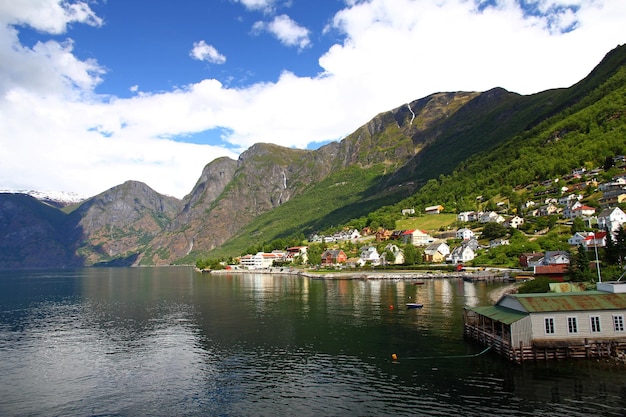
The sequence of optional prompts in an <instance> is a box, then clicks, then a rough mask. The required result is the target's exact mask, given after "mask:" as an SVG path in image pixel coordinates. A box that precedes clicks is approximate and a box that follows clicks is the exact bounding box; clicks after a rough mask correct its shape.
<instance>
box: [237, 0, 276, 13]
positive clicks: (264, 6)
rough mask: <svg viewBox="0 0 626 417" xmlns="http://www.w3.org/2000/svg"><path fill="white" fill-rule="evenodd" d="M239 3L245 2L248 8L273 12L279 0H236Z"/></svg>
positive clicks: (244, 4)
mask: <svg viewBox="0 0 626 417" xmlns="http://www.w3.org/2000/svg"><path fill="white" fill-rule="evenodd" d="M235 1H236V2H237V3H241V4H243V6H244V7H245V8H246V9H248V10H259V11H262V12H264V13H272V12H273V11H274V10H275V9H276V3H278V2H279V0H235Z"/></svg>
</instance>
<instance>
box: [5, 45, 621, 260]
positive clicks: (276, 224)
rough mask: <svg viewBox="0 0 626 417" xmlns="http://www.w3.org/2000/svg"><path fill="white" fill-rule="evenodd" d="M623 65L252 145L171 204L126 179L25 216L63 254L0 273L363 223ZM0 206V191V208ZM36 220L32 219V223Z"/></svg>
mask: <svg viewBox="0 0 626 417" xmlns="http://www.w3.org/2000/svg"><path fill="white" fill-rule="evenodd" d="M625 65H626V50H625V48H624V47H623V46H622V47H618V48H616V50H613V51H610V52H609V53H608V54H607V56H606V57H605V59H604V60H603V61H602V62H601V63H599V64H598V66H597V67H596V68H594V70H593V71H592V72H591V73H590V75H589V76H588V77H587V78H585V79H583V80H581V81H580V82H579V83H576V84H575V85H573V86H572V87H570V88H565V89H553V90H546V91H543V92H540V93H537V94H533V95H530V96H523V95H519V94H517V93H512V92H509V91H507V90H505V89H503V88H499V87H496V88H493V89H491V90H488V91H485V92H462V91H460V92H440V93H434V94H431V95H429V96H427V97H424V98H421V99H417V100H414V101H412V102H410V103H405V104H402V105H400V106H398V107H396V108H394V109H391V110H389V111H384V112H381V113H379V114H377V115H375V116H374V117H373V118H372V119H371V120H370V121H369V122H367V123H366V124H364V125H363V126H361V127H359V128H357V129H356V130H355V131H354V132H353V133H352V134H350V135H348V136H347V137H346V138H344V139H343V140H342V141H340V142H331V143H329V144H326V145H324V146H322V147H320V148H319V149H317V150H301V149H291V148H285V147H281V146H278V145H273V144H267V143H265V144H264V143H258V144H255V145H253V146H251V147H250V148H249V149H247V150H246V151H244V152H243V153H242V154H241V155H240V156H239V158H238V159H237V160H233V159H230V158H218V159H216V160H214V161H211V162H209V163H208V164H207V165H206V166H205V167H204V169H203V171H202V174H201V175H200V177H199V178H198V180H197V182H196V184H195V185H194V187H193V189H192V190H191V191H190V192H189V194H187V195H186V196H185V197H184V198H183V199H181V200H179V199H175V198H173V197H167V196H164V195H161V194H159V193H157V192H156V191H154V190H152V189H151V188H150V187H148V186H147V185H146V184H143V183H139V182H136V181H128V182H125V183H124V184H121V185H119V186H116V187H113V188H111V189H110V190H106V191H104V192H103V193H101V194H99V195H97V196H94V197H91V198H89V199H87V200H85V201H83V202H81V203H79V204H77V205H76V206H71V207H66V208H64V209H63V210H64V212H61V211H60V210H59V213H60V215H59V214H56V213H55V214H54V215H53V214H51V213H50V212H48V211H45V210H42V211H40V212H38V211H36V210H35V211H33V210H31V213H34V214H32V215H31V217H34V218H31V222H33V224H35V223H36V224H39V225H40V228H39V230H40V232H41V233H44V234H45V233H49V237H48V238H47V240H46V241H47V242H50V247H51V248H52V247H54V248H57V250H58V247H64V248H65V249H66V252H67V253H63V254H62V255H63V256H60V255H59V254H57V258H58V260H59V261H55V259H54V257H53V256H49V257H47V259H46V261H40V260H37V262H33V261H32V260H31V259H30V257H29V256H26V255H24V256H21V257H19V256H17V255H15V256H14V257H13V258H11V260H7V261H6V262H3V261H2V259H0V268H7V267H10V268H14V267H16V265H20V264H21V265H23V267H28V266H33V265H40V264H46V263H47V264H48V266H76V265H86V266H93V265H96V266H97V265H124V266H130V265H167V264H174V263H189V264H192V263H194V261H195V259H196V258H198V257H200V256H204V255H206V254H208V253H211V254H221V255H223V254H225V253H227V252H230V253H231V254H238V253H240V252H241V251H242V250H243V249H245V247H246V246H247V245H249V244H250V243H251V242H259V241H260V242H263V241H268V240H271V239H274V238H277V237H286V236H289V235H297V234H304V233H308V232H311V231H315V230H316V229H317V230H319V229H323V228H325V227H328V226H331V225H337V224H341V223H342V222H346V221H347V220H349V219H351V218H357V217H360V216H366V215H367V214H368V213H370V212H372V211H374V210H377V209H380V208H381V207H383V206H390V205H393V204H395V203H397V202H399V201H402V200H404V199H406V198H409V197H412V196H415V191H416V190H419V189H422V187H424V186H425V185H427V184H430V182H429V181H433V180H436V179H437V178H442V176H446V175H450V174H452V173H453V172H456V171H455V170H458V169H459V167H461V168H462V167H463V166H465V165H467V163H468V161H471V160H472V159H474V158H476V157H479V156H480V155H486V154H489V152H501V151H500V150H499V149H503V148H502V146H503V144H505V143H509V142H511V141H515V140H517V139H516V138H518V137H522V136H523V134H525V132H528V131H529V130H531V129H533V128H534V127H536V126H539V125H541V123H543V122H544V121H545V120H548V119H549V118H550V117H551V116H553V115H555V114H561V113H562V112H564V111H574V110H573V109H574V108H575V106H577V105H578V106H584V105H585V101H589V102H591V103H595V102H596V101H597V100H598V99H597V98H595V99H594V97H595V96H594V95H596V96H598V97H602V94H607V92H604V93H603V92H602V91H601V90H602V88H604V89H608V87H606V86H604V84H603V83H605V82H606V81H607V80H610V79H611V77H612V76H613V75H614V74H615V73H617V72H618V71H620V69H623V68H624V66H625ZM615 82H618V81H615ZM603 86H604V87H603ZM623 87H624V86H623V85H621V84H620V85H618V86H616V88H623ZM594 100H595V101H594ZM581 103H582V104H581ZM513 148H514V147H513ZM494 158H497V156H494ZM427 188H428V187H427ZM6 199H7V197H6V195H5V194H0V202H2V201H3V200H6ZM12 204H13V205H15V204H24V205H25V206H26V207H30V206H29V205H32V204H33V202H32V201H30V200H28V201H27V200H15V199H13V200H12ZM9 205H10V204H9ZM2 207H4V206H1V205H0V208H2ZM2 210H5V209H4V208H2V209H1V210H0V236H3V237H5V240H6V239H7V238H10V237H11V236H12V233H13V234H14V233H15V232H16V230H15V227H16V226H15V224H16V223H12V222H10V221H4V223H3V222H2V221H1V220H2V219H3V218H7V217H8V216H9V215H8V213H9V212H10V213H11V215H13V216H19V213H18V212H19V210H18V211H15V210H14V209H12V210H13V211H10V210H9V209H8V208H7V209H6V210H5V211H4V213H3V211H2ZM37 213H41V215H42V216H43V218H42V219H37V218H36V215H37ZM20 224H21V223H20ZM46 231H47V232H46ZM23 237H24V236H23ZM24 238H25V239H23V240H20V241H19V242H20V243H19V244H18V243H17V242H13V246H11V247H12V249H11V251H10V252H11V253H13V254H17V253H23V254H27V253H29V252H28V251H22V252H20V250H18V249H19V248H18V246H19V247H20V248H24V247H28V246H29V245H36V242H33V241H28V239H26V237H24ZM40 239H41V236H40ZM44 240H45V239H44ZM9 243H10V241H9ZM30 256H33V255H30Z"/></svg>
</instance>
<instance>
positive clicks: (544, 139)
mask: <svg viewBox="0 0 626 417" xmlns="http://www.w3.org/2000/svg"><path fill="white" fill-rule="evenodd" d="M625 65H626V48H625V47H619V48H617V49H615V50H613V51H611V52H610V53H609V54H607V56H606V58H605V59H604V60H603V61H602V62H601V63H600V64H599V65H598V66H597V67H596V68H595V69H594V71H592V72H591V73H590V75H589V76H588V77H587V78H585V79H584V80H582V81H581V82H579V83H577V84H575V85H574V86H572V87H570V88H567V89H556V90H548V91H544V92H541V93H538V94H534V95H530V96H522V95H519V94H514V93H510V92H507V91H505V90H503V89H500V88H496V89H493V90H490V91H488V92H485V93H481V94H477V93H447V94H452V95H448V96H446V95H445V94H444V95H439V96H438V98H441V97H444V98H447V99H448V100H438V103H439V114H440V115H445V117H441V116H440V117H439V118H436V119H435V120H430V123H429V124H428V125H427V126H421V125H420V124H419V121H420V120H419V118H418V117H413V113H419V112H416V111H415V110H414V109H422V110H423V109H424V108H425V107H426V105H424V102H420V101H419V100H418V101H417V102H414V103H411V104H410V106H411V109H409V106H402V107H399V108H397V109H394V110H392V111H390V112H386V113H382V114H381V115H379V116H377V117H376V118H375V119H374V120H373V121H372V122H370V125H372V124H374V125H376V128H375V129H372V126H370V129H367V128H365V127H364V128H361V129H359V130H357V131H356V132H355V133H354V134H352V135H350V136H349V137H348V138H346V140H345V144H344V145H343V146H345V147H348V146H350V143H352V142H351V141H354V140H356V138H360V139H361V140H362V138H363V135H364V132H366V133H367V134H369V135H370V137H369V140H370V142H371V143H376V144H386V146H384V147H383V148H382V149H383V150H382V151H381V152H379V155H378V160H377V161H378V163H375V164H371V165H367V164H366V162H367V161H364V159H367V158H368V157H371V156H370V155H371V154H365V153H360V154H359V153H358V152H357V153H356V154H357V155H358V156H357V157H355V158H356V161H357V163H355V164H352V165H349V166H348V167H346V168H343V169H337V170H335V171H333V174H331V175H330V176H329V177H328V178H326V179H325V180H324V181H322V182H320V183H317V184H313V185H312V186H311V187H310V188H308V189H307V190H305V192H303V193H302V194H301V195H299V196H296V197H294V198H293V199H292V200H290V201H289V202H288V203H287V204H284V205H282V206H280V207H277V208H275V209H273V210H272V211H270V212H267V213H264V214H262V215H260V216H259V217H258V218H256V219H255V220H254V221H253V222H252V223H250V224H249V225H247V226H246V227H244V228H243V229H242V230H241V231H240V232H239V233H238V234H237V235H236V236H235V237H234V238H233V239H230V240H229V241H227V242H226V243H225V244H224V245H222V246H221V247H220V248H217V249H215V250H213V251H211V252H210V253H209V254H208V255H209V256H215V257H218V256H224V255H233V254H238V253H240V252H241V251H242V250H243V249H245V248H246V247H248V246H251V245H254V244H258V243H260V242H267V241H271V240H273V239H277V238H282V237H287V236H294V235H297V234H307V233H310V232H313V231H317V230H323V229H325V228H327V227H330V226H334V225H335V226H336V225H340V224H344V223H346V222H348V221H349V220H350V219H356V218H358V217H361V216H366V215H368V214H369V213H370V212H372V211H376V210H377V209H378V213H377V214H376V215H375V216H381V215H383V214H384V213H392V212H393V213H398V212H399V208H401V207H405V206H406V207H409V206H414V207H415V208H416V209H421V208H424V207H425V206H429V205H433V204H443V205H444V206H445V207H447V209H448V210H455V209H456V210H462V209H473V208H475V201H476V196H478V195H483V196H484V197H486V198H489V197H491V196H494V195H500V196H505V197H511V198H515V197H514V193H513V192H512V190H513V188H514V187H516V186H519V185H522V184H527V183H530V182H532V181H534V180H538V179H546V178H551V177H552V176H556V175H562V174H565V173H567V172H569V171H570V170H571V169H573V168H575V167H577V166H581V165H584V164H586V163H592V164H596V165H598V164H600V165H601V161H603V160H604V158H605V157H606V156H613V155H616V154H620V153H623V152H624V150H625V149H626V148H625V141H626V135H625V134H624V133H625V132H624V113H625V107H624V98H625V97H626V94H625V89H626V87H625V86H626V79H624V72H625V71H626V67H625ZM461 94H463V95H464V97H466V100H465V102H462V103H461V104H460V105H456V106H455V107H454V111H450V114H446V111H447V110H448V107H447V106H446V104H447V105H448V106H449V105H450V98H452V97H458V96H459V95H461ZM433 97H434V96H431V97H429V98H426V99H422V100H426V103H428V102H429V101H432V102H433V103H434V101H433ZM427 99H428V100H427ZM433 103H431V106H434V104H433ZM442 103H445V104H442ZM412 111H413V113H412ZM409 140H410V145H409V144H408V141H409ZM392 143H395V144H398V146H402V147H403V148H404V149H407V148H408V147H409V146H413V149H414V155H413V156H412V157H411V158H409V159H408V160H407V161H406V163H404V164H403V165H402V166H401V167H399V168H397V169H396V167H395V166H393V164H389V165H386V164H385V161H386V160H385V159H384V158H380V153H382V154H384V153H385V152H387V153H389V152H391V151H390V150H391V149H394V147H393V146H391V144H392ZM370 152H371V148H370ZM353 155H354V153H353ZM389 159H392V158H389ZM396 161H397V159H396ZM364 162H365V163H364ZM381 207H382V208H381Z"/></svg>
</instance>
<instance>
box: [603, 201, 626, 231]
mask: <svg viewBox="0 0 626 417" xmlns="http://www.w3.org/2000/svg"><path fill="white" fill-rule="evenodd" d="M624 223H626V213H624V212H623V211H622V210H621V209H620V208H619V207H613V208H607V209H604V210H602V212H601V213H600V214H599V215H598V228H599V229H602V230H609V231H610V232H611V233H615V232H617V230H618V229H619V228H620V227H622V225H623V224H624Z"/></svg>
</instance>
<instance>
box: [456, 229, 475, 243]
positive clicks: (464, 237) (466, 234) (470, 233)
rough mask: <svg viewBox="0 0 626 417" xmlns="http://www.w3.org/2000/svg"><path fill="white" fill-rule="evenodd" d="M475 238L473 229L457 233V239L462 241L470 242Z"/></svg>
mask: <svg viewBox="0 0 626 417" xmlns="http://www.w3.org/2000/svg"><path fill="white" fill-rule="evenodd" d="M473 237H474V232H473V231H472V230H471V229H467V228H462V229H459V230H457V231H456V238H457V239H461V240H470V239H471V238H473Z"/></svg>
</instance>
